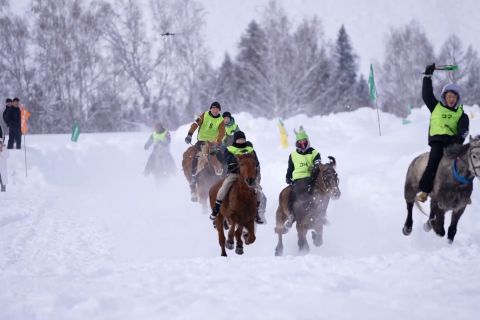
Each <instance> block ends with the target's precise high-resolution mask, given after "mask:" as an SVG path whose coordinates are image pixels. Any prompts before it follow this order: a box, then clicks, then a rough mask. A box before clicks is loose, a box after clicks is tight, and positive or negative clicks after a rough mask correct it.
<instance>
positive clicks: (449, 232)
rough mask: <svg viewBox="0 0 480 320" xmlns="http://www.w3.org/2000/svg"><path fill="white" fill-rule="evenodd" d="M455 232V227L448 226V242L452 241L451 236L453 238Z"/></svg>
mask: <svg viewBox="0 0 480 320" xmlns="http://www.w3.org/2000/svg"><path fill="white" fill-rule="evenodd" d="M456 233H457V228H452V227H449V228H448V240H449V242H450V244H451V243H452V242H453V238H455V234H456Z"/></svg>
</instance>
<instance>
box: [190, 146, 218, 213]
mask: <svg viewBox="0 0 480 320" xmlns="http://www.w3.org/2000/svg"><path fill="white" fill-rule="evenodd" d="M217 152H220V150H218V149H216V147H215V145H214V144H213V143H210V142H208V143H204V144H203V145H202V146H201V149H200V151H197V149H196V147H195V146H190V147H189V148H188V149H187V150H186V151H185V152H184V153H183V160H182V167H183V173H184V174H185V178H187V181H188V183H190V182H191V180H192V161H193V158H194V157H195V156H196V157H197V158H198V162H197V172H196V177H197V179H196V190H197V194H196V195H192V201H197V200H195V199H194V196H196V198H197V199H198V202H200V204H201V205H202V208H203V210H204V211H206V208H207V199H208V190H209V189H210V187H211V186H212V185H213V184H214V183H215V182H217V181H218V180H219V179H220V177H221V176H222V174H223V164H222V163H221V162H220V161H219V160H218V158H217V156H216V153H217Z"/></svg>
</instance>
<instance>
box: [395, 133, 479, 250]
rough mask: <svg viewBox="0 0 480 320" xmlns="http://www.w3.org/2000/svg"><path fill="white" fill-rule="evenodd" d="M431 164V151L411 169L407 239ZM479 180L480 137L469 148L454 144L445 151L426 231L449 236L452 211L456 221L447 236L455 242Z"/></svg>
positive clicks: (472, 141)
mask: <svg viewBox="0 0 480 320" xmlns="http://www.w3.org/2000/svg"><path fill="white" fill-rule="evenodd" d="M427 162H428V152H427V153H423V154H421V155H419V156H418V157H416V158H415V159H413V161H412V162H411V163H410V166H409V167H408V171H407V177H406V179H405V192H404V196H405V201H406V203H407V219H406V220H405V224H404V226H403V229H402V232H403V234H404V235H406V236H408V235H409V234H410V233H411V232H412V226H413V217H412V210H413V204H414V203H415V201H416V199H415V196H416V194H417V193H418V192H419V191H420V190H419V181H420V178H421V177H422V174H423V171H424V170H425V167H426V166H427ZM475 177H480V137H479V136H477V137H475V138H472V137H470V140H469V143H467V144H465V145H452V146H450V147H448V148H446V149H445V150H444V152H443V157H442V160H441V161H440V164H439V166H438V169H437V173H436V175H435V180H434V183H433V190H432V192H431V193H430V216H429V218H428V220H427V222H425V224H424V229H425V231H430V230H431V229H432V228H433V230H434V231H435V233H436V234H437V235H439V236H440V237H443V236H445V227H444V223H445V213H446V212H447V211H450V210H451V211H452V219H451V222H450V226H449V227H448V233H447V237H448V240H449V241H450V243H451V242H453V239H454V238H455V234H456V233H457V224H458V221H459V220H460V217H461V216H462V214H463V212H464V211H465V208H466V207H467V205H468V203H469V201H470V196H471V194H472V191H473V179H474V178H475ZM417 204H418V203H417Z"/></svg>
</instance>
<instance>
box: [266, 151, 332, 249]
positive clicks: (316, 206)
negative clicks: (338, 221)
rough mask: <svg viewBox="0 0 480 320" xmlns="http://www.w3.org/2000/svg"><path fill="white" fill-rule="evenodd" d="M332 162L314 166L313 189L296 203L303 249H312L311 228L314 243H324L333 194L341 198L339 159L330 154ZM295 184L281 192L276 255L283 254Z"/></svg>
mask: <svg viewBox="0 0 480 320" xmlns="http://www.w3.org/2000/svg"><path fill="white" fill-rule="evenodd" d="M328 158H329V159H330V162H329V163H326V164H316V165H314V166H313V168H312V179H313V181H312V185H313V188H312V190H311V192H307V191H306V190H305V192H303V193H302V194H299V195H298V196H297V197H296V200H295V202H294V203H293V214H294V216H295V219H296V227H297V233H298V247H299V250H300V252H305V253H306V252H308V250H309V247H308V242H307V232H308V230H310V229H313V231H312V238H313V244H314V245H315V246H317V247H319V246H321V245H322V243H323V239H322V237H323V226H324V224H325V223H326V222H327V218H326V216H327V207H328V203H329V201H330V198H331V199H333V200H336V199H338V198H340V194H341V193H340V189H339V187H338V184H339V180H338V175H337V172H336V171H335V166H336V161H335V158H334V157H331V156H329V157H328ZM291 191H292V186H287V187H285V188H284V189H283V190H282V191H281V192H280V196H279V205H278V209H277V213H276V222H277V223H276V227H275V233H277V234H278V244H277V247H276V248H275V255H276V256H281V255H283V242H282V235H283V234H285V233H287V232H288V230H289V229H288V228H286V227H285V222H286V220H287V216H288V213H289V208H288V201H289V198H290V192H291Z"/></svg>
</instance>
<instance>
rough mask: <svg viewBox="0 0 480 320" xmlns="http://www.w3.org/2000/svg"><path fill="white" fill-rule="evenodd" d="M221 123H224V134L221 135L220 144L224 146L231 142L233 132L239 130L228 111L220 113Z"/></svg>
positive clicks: (229, 144)
mask: <svg viewBox="0 0 480 320" xmlns="http://www.w3.org/2000/svg"><path fill="white" fill-rule="evenodd" d="M222 117H223V123H224V124H225V136H224V137H223V141H222V145H223V146H224V147H228V146H231V145H232V144H233V134H234V133H235V132H237V131H240V128H239V127H238V124H236V123H235V118H234V117H232V114H231V113H230V112H228V111H225V112H224V113H223V114H222Z"/></svg>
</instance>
